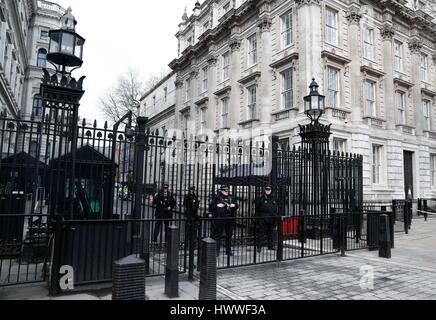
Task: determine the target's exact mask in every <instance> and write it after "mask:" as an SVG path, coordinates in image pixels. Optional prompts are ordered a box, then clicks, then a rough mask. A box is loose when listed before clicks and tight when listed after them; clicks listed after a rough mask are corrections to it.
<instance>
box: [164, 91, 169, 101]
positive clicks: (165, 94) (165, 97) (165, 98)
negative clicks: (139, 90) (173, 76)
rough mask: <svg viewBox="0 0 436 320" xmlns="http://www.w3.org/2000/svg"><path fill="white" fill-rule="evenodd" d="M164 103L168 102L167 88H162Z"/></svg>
mask: <svg viewBox="0 0 436 320" xmlns="http://www.w3.org/2000/svg"><path fill="white" fill-rule="evenodd" d="M164 101H165V103H166V102H167V101H168V88H164Z"/></svg>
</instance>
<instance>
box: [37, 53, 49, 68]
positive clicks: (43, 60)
mask: <svg viewBox="0 0 436 320" xmlns="http://www.w3.org/2000/svg"><path fill="white" fill-rule="evenodd" d="M37 66H38V67H39V68H45V67H46V66H47V50H45V49H39V50H38V61H37Z"/></svg>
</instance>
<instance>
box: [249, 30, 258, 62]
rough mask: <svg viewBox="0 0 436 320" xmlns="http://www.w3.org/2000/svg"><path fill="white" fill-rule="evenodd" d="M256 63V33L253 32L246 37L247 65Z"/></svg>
mask: <svg viewBox="0 0 436 320" xmlns="http://www.w3.org/2000/svg"><path fill="white" fill-rule="evenodd" d="M256 63H257V35H256V34H254V35H252V36H251V37H250V38H248V66H249V67H251V66H254V65H255V64H256Z"/></svg>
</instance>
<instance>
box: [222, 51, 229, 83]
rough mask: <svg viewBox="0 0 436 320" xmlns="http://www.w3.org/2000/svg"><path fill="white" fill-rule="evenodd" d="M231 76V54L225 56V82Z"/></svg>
mask: <svg viewBox="0 0 436 320" xmlns="http://www.w3.org/2000/svg"><path fill="white" fill-rule="evenodd" d="M229 75H230V53H229V52H226V53H224V54H223V81H225V80H228V79H229Z"/></svg>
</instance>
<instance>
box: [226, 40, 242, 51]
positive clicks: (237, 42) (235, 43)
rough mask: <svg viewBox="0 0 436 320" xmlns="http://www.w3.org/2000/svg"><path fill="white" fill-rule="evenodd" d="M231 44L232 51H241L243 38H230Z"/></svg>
mask: <svg viewBox="0 0 436 320" xmlns="http://www.w3.org/2000/svg"><path fill="white" fill-rule="evenodd" d="M229 46H230V49H231V50H232V52H234V51H239V50H240V48H241V40H239V38H233V39H230V43H229Z"/></svg>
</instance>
